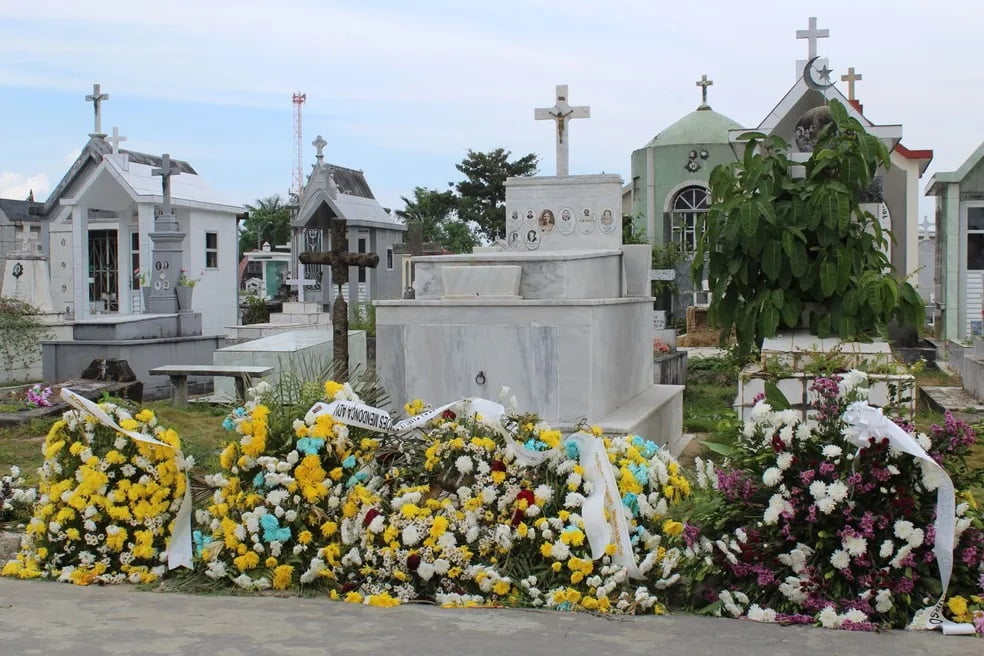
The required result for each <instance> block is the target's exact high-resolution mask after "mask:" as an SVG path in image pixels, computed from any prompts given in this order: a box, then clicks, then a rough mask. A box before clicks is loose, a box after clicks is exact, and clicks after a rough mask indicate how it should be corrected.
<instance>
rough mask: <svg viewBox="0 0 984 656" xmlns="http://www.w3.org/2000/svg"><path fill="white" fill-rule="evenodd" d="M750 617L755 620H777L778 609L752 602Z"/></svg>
mask: <svg viewBox="0 0 984 656" xmlns="http://www.w3.org/2000/svg"><path fill="white" fill-rule="evenodd" d="M747 616H748V619H750V620H752V621H754V622H769V623H771V622H775V621H776V611H774V610H772V609H771V608H762V607H760V606H759V605H758V604H752V605H751V606H749V607H748V614H747Z"/></svg>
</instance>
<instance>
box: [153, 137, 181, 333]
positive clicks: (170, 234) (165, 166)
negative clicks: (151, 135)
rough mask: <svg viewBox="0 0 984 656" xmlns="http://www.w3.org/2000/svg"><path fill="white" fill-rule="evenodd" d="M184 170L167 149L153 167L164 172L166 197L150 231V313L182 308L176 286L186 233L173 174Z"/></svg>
mask: <svg viewBox="0 0 984 656" xmlns="http://www.w3.org/2000/svg"><path fill="white" fill-rule="evenodd" d="M180 174H181V171H180V169H178V167H177V166H176V165H174V164H173V163H172V162H171V156H170V155H168V154H167V153H164V155H163V156H162V157H161V166H160V168H155V169H153V170H152V171H151V175H159V176H161V189H162V198H163V200H162V203H161V214H160V216H158V217H157V218H156V219H155V221H154V232H152V233H150V238H151V240H152V241H153V243H154V249H153V251H152V255H151V262H152V265H151V266H152V270H151V274H150V277H151V285H150V286H151V289H152V291H151V292H150V300H149V301H148V303H147V310H146V311H147V313H149V314H174V313H176V312H177V311H178V295H177V291H176V290H177V286H178V280H179V279H180V278H181V265H182V260H183V257H184V252H183V250H182V242H184V238H185V234H184V233H183V232H179V231H178V220H177V217H175V216H174V214H173V213H172V212H171V176H172V175H180Z"/></svg>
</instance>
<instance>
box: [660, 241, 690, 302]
mask: <svg viewBox="0 0 984 656" xmlns="http://www.w3.org/2000/svg"><path fill="white" fill-rule="evenodd" d="M684 257H685V255H684V252H683V248H682V247H681V246H680V244H678V243H674V242H664V243H662V244H656V245H655V246H653V259H652V268H653V269H674V270H675V269H676V266H677V264H678V263H679V262H681V261H683V259H684ZM679 291H680V288H679V286H678V285H677V281H676V279H673V280H653V281H652V294H653V296H657V297H658V296H659V295H661V294H664V293H666V292H669V293H671V294H676V293H677V292H679Z"/></svg>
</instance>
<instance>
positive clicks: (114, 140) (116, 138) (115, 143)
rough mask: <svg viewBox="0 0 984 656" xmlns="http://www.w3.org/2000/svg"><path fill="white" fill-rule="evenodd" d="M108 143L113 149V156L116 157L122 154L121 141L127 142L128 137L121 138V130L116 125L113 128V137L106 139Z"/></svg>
mask: <svg viewBox="0 0 984 656" xmlns="http://www.w3.org/2000/svg"><path fill="white" fill-rule="evenodd" d="M106 141H108V142H109V144H110V145H111V146H112V147H113V154H114V155H119V154H120V142H121V141H126V137H121V136H120V129H119V128H118V127H116V126H115V125H114V126H113V136H111V137H106Z"/></svg>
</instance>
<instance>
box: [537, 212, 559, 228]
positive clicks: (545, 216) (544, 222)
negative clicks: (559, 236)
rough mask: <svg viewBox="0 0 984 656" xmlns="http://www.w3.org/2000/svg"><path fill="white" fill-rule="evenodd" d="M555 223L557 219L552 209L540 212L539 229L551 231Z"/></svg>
mask: <svg viewBox="0 0 984 656" xmlns="http://www.w3.org/2000/svg"><path fill="white" fill-rule="evenodd" d="M556 224H557V220H556V218H555V217H554V213H553V210H543V211H542V212H540V230H541V231H542V232H545V233H546V232H553V229H554V226H556Z"/></svg>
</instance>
